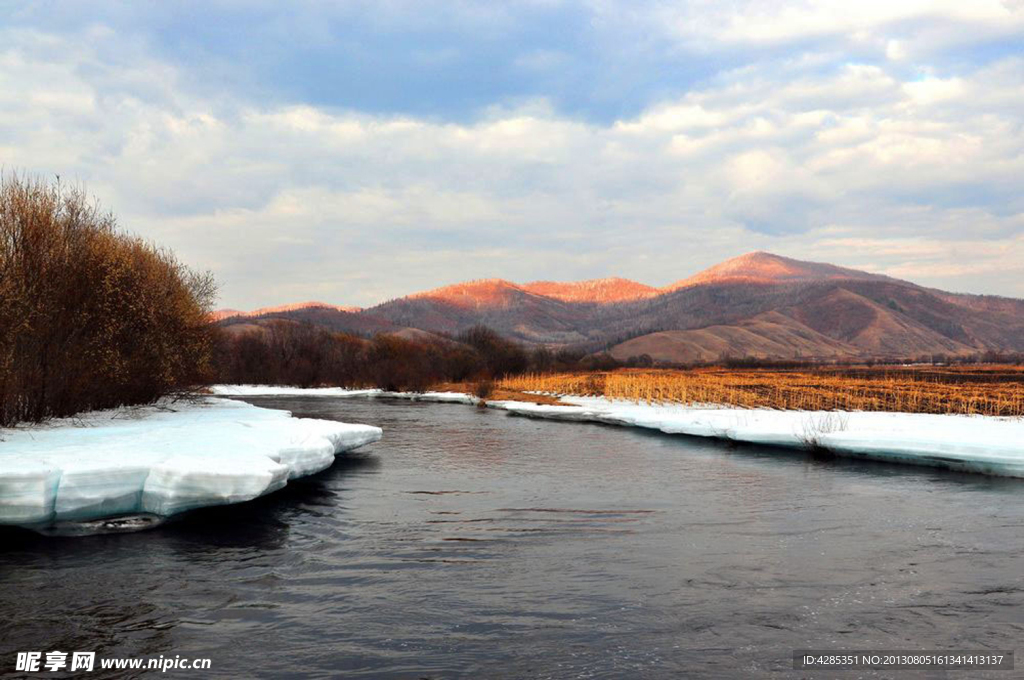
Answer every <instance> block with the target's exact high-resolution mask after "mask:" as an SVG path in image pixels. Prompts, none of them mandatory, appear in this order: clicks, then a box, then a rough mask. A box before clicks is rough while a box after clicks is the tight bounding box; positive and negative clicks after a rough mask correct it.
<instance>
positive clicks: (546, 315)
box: [220, 252, 1024, 362]
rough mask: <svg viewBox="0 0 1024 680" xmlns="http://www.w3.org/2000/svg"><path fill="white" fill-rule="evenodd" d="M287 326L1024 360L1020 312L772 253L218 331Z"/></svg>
mask: <svg viewBox="0 0 1024 680" xmlns="http://www.w3.org/2000/svg"><path fill="white" fill-rule="evenodd" d="M254 318H255V319H257V320H258V319H270V318H287V319H292V320H296V321H303V322H309V323H315V324H318V325H322V326H325V327H327V328H331V329H333V330H338V331H345V332H350V333H357V334H361V335H370V334H373V333H377V332H388V333H402V334H403V335H405V336H407V337H411V336H414V335H415V334H414V333H412V331H411V330H410V329H416V330H418V331H425V332H428V333H440V334H448V335H455V334H457V333H459V332H461V331H463V330H466V329H467V328H470V327H472V326H474V325H476V324H484V325H487V326H490V327H491V328H493V329H495V330H496V331H498V332H499V333H501V334H503V335H505V336H507V337H510V338H513V339H516V340H519V341H521V342H524V343H527V344H543V345H547V346H553V347H554V346H575V347H580V348H584V349H586V350H587V351H597V350H601V349H607V350H608V351H609V352H610V353H611V354H612V355H613V356H615V357H617V358H619V359H628V358H629V357H631V356H641V355H644V354H647V355H649V356H651V357H652V358H653V359H655V360H658V361H669V362H690V361H709V360H715V359H719V358H721V357H723V356H731V357H737V358H740V357H759V358H762V357H763V358H779V359H788V358H837V357H860V358H867V357H878V358H881V357H907V356H920V355H923V354H952V355H963V354H973V353H978V352H985V351H996V352H1022V351H1024V300H1016V299H1011V298H1002V297H996V296H978V295H961V294H956V293H948V292H945V291H939V290H934V289H930V288H924V287H922V286H918V285H916V284H913V283H910V282H908V281H901V280H898V279H894V278H890V277H887V276H882V275H878V274H872V273H869V272H862V271H857V270H854V269H847V268H843V267H837V266H834V265H831V264H825V263H817V262H803V261H800V260H794V259H791V258H786V257H781V256H778V255H773V254H770V253H764V252H756V253H749V254H747V255H742V256H740V257H737V258H733V259H731V260H727V261H725V262H723V263H721V264H718V265H715V266H713V267H711V268H709V269H707V270H705V271H703V272H700V273H698V274H695V275H693V276H690V277H688V278H684V279H681V280H680V281H677V282H676V283H674V284H671V285H669V286H666V287H664V288H653V287H651V286H647V285H644V284H642V283H637V282H635V281H629V280H627V279H620V278H608V279H596V280H591V281H579V282H556V281H535V282H532V283H528V284H522V285H520V284H516V283H512V282H510V281H505V280H503V279H485V280H478V281H469V282H465V283H458V284H454V285H450V286H445V287H443V288H437V289H434V290H430V291H425V292H422V293H415V294H413V295H409V296H407V297H403V298H399V299H396V300H390V301H388V302H385V303H382V304H379V305H377V306H375V307H371V308H368V309H354V308H344V307H336V306H332V305H326V304H323V303H303V304H302V305H296V306H293V308H272V309H268V310H257V311H256V312H249V313H245V314H239V313H237V312H234V311H232V312H231V315H230V316H226V317H224V318H222V320H221V321H220V323H222V324H224V325H233V324H238V323H252V321H253V319H254Z"/></svg>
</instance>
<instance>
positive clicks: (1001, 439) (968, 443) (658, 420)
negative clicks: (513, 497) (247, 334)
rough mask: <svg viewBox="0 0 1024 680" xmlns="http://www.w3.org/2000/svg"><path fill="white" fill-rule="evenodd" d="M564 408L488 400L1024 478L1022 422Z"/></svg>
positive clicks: (238, 390)
mask: <svg viewBox="0 0 1024 680" xmlns="http://www.w3.org/2000/svg"><path fill="white" fill-rule="evenodd" d="M214 389H215V392H216V393H217V394H234V395H237V396H257V395H304V396H316V395H323V396H338V397H394V398H405V399H418V400H423V401H447V402H456V403H469V404H475V403H478V402H479V400H478V399H477V398H476V397H473V396H470V395H468V394H459V393H456V392H436V393H430V392H428V393H424V394H412V393H395V392H383V391H380V390H344V389H338V388H329V389H311V390H304V389H300V388H288V387H284V388H282V387H274V386H262V385H241V386H235V385H222V386H218V387H216V388H214ZM561 401H562V402H564V405H544V404H531V403H526V402H519V401H488V402H487V406H488V407H490V408H498V409H503V410H506V411H509V412H510V413H514V414H517V415H523V416H530V417H535V418H547V419H552V420H569V421H576V422H597V423H606V424H610V425H622V426H628V427H644V428H649V429H653V430H659V431H661V432H665V433H667V434H684V435H690V436H696V437H715V438H720V439H727V440H732V441H738V442H748V443H752V444H767V445H771V446H785V447H790V448H798V449H817V450H826V451H828V452H830V453H833V454H835V455H837V456H846V457H851V458H865V459H871V460H883V461H890V462H896V463H904V464H910V465H925V466H931V467H939V468H947V469H952V470H960V471H964V472H976V473H982V474H988V475H999V476H1006V477H1021V478H1024V419H1021V418H997V417H992V416H959V415H931V414H922V413H880V412H852V413H846V412H830V411H775V410H769V409H739V408H722V407H716V406H701V407H695V406H683V405H664V406H659V405H651V404H637V403H634V402H628V401H613V400H609V399H605V398H602V397H562V398H561Z"/></svg>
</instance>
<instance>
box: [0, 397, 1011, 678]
mask: <svg viewBox="0 0 1024 680" xmlns="http://www.w3.org/2000/svg"><path fill="white" fill-rule="evenodd" d="M253 401H254V403H257V404H260V405H267V406H277V407H281V408H287V409H289V410H291V411H293V412H295V413H296V414H297V415H304V416H315V417H321V418H337V419H340V420H349V421H353V422H365V423H371V424H374V425H380V426H382V427H383V428H384V430H385V439H384V440H383V441H382V442H380V443H378V444H374V445H372V446H370V447H367V448H366V449H365V450H364V451H362V452H359V453H355V454H350V455H346V456H342V457H340V458H339V459H338V461H337V464H336V465H335V466H334V467H332V468H331V469H330V470H327V471H325V472H324V473H322V474H320V475H317V476H315V477H312V478H307V479H301V480H295V481H293V482H291V483H290V484H289V486H288V487H286V488H285V489H284V490H282V491H281V492H278V493H276V494H274V495H271V496H268V497H266V498H262V499H259V500H257V501H255V502H252V503H248V504H243V505H238V506H231V507H224V508H211V509H207V510H204V511H198V512H195V513H193V514H190V515H187V516H185V517H182V518H180V519H176V520H172V521H170V522H167V523H166V524H164V525H163V526H160V527H157V528H155V529H153V530H151V531H146V532H142V533H135V534H114V535H104V536H91V537H86V538H47V537H40V536H36V535H34V534H30V533H27V532H17V531H13V532H12V531H9V532H4V533H2V534H0V545H2V546H3V548H2V552H0V612H2V613H3V614H4V616H3V617H0V676H2V675H3V674H4V673H8V672H12V673H13V669H14V652H16V651H19V650H21V651H26V650H38V651H48V650H54V649H59V650H71V651H73V650H86V651H88V650H95V651H96V652H98V654H99V656H100V657H104V656H118V657H128V656H156V655H159V654H164V655H165V656H174V655H181V656H188V657H210V658H211V659H213V670H212V673H210V674H208V676H210V677H239V676H249V675H252V676H258V677H311V676H312V677H338V676H339V675H344V676H346V677H355V676H362V677H395V678H408V677H491V678H495V677H496V678H506V677H507V678H518V677H537V678H570V677H573V678H574V677H586V678H619V677H634V676H635V677H641V676H642V677H655V678H657V677H681V676H685V677H709V678H711V677H714V678H718V677H750V676H758V675H761V674H771V673H772V672H776V673H779V674H781V676H789V675H791V674H792V671H790V670H789V669H790V664H791V652H792V650H793V649H794V648H797V647H802V648H813V647H822V648H847V649H858V648H859V649H865V648H888V649H894V648H910V649H914V648H917V649H921V648H942V647H960V648H963V647H973V648H982V647H990V648H1006V649H1012V648H1013V647H1014V646H1015V643H1016V641H1017V640H1018V639H1019V638H1020V636H1021V632H1022V627H1024V607H1022V604H1024V575H1022V574H1024V571H1022V570H1021V568H1020V564H1021V557H1022V556H1024V531H1022V528H1024V485H1021V484H1020V483H1019V482H1015V481H1012V480H1000V479H988V478H984V477H975V476H964V475H957V474H954V473H948V472H942V471H934V470H927V469H914V468H899V467H895V466H887V465H884V464H871V463H857V462H852V461H844V460H839V461H817V460H813V459H810V458H807V457H804V456H800V455H794V454H791V453H787V452H784V451H778V450H772V449H767V448H760V447H749V446H733V447H729V446H725V445H722V444H718V443H714V442H705V441H701V440H693V439H687V438H682V437H667V436H662V435H657V434H654V433H650V432H645V431H640V430H627V429H618V428H611V427H603V426H594V425H575V424H566V423H552V422H545V421H536V420H528V419H523V418H516V417H509V416H508V415H506V414H504V413H501V412H495V411H486V410H478V409H474V408H469V407H463V406H453V405H432V404H418V403H408V402H394V403H384V402H379V401H351V400H330V399H296V398H290V399H254V400H253ZM167 675H169V676H174V673H173V672H170V673H168V674H167ZM869 675H870V674H869ZM91 677H117V676H104V675H103V673H101V672H99V671H97V672H95V673H93V674H92V676H91ZM123 677H128V676H127V675H125V676H123ZM858 677H864V672H862V673H861V674H860V675H859V676H858ZM946 677H957V676H956V675H955V674H949V675H947V676H946ZM963 677H967V676H966V675H965V676H963Z"/></svg>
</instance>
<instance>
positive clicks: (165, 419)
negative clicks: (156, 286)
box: [0, 398, 382, 527]
mask: <svg viewBox="0 0 1024 680" xmlns="http://www.w3.org/2000/svg"><path fill="white" fill-rule="evenodd" d="M381 434H382V433H381V430H380V428H377V427H371V426H368V425H350V424H347V423H337V422H333V421H327V420H315V419H310V418H292V417H291V415H290V414H289V413H288V412H286V411H277V410H272V409H265V408H258V407H256V406H252V405H249V404H245V403H243V402H239V401H233V400H230V399H217V398H206V399H203V400H201V401H199V402H196V403H181V402H176V403H173V404H170V403H164V404H158V405H156V406H150V407H140V408H131V409H113V410H110V411H99V412H95V413H89V414H84V415H82V416H80V417H78V418H74V419H66V420H59V421H53V422H49V423H46V424H43V425H34V426H26V427H18V428H12V429H3V430H0V524H15V525H22V526H34V527H43V526H46V525H49V524H52V523H54V522H64V521H88V520H94V519H100V518H105V517H114V516H118V515H126V514H133V513H147V514H153V515H159V516H164V517H166V516H169V515H173V514H176V513H179V512H182V511H185V510H190V509H193V508H198V507H203V506H208V505H222V504H226V503H238V502H241V501H247V500H251V499H253V498H256V497H258V496H262V495H264V494H267V493H270V492H272V491H276V490H277V489H280V488H281V487H283V486H284V485H285V484H287V482H288V480H289V479H294V478H296V477H301V476H304V475H309V474H313V473H315V472H319V471H320V470H323V469H325V468H327V467H329V466H330V465H331V463H332V462H333V461H334V456H335V455H336V454H338V453H341V452H343V451H348V450H350V449H354V448H356V447H358V446H362V445H363V444H368V443H370V442H374V441H377V440H378V439H380V438H381Z"/></svg>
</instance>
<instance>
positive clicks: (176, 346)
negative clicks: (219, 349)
mask: <svg viewBox="0 0 1024 680" xmlns="http://www.w3.org/2000/svg"><path fill="white" fill-rule="evenodd" d="M215 292H216V287H215V284H214V281H213V278H212V276H211V275H210V274H208V273H200V272H195V271H193V270H191V269H189V268H188V267H186V266H185V265H183V264H182V263H180V262H179V261H178V260H177V259H176V258H175V257H174V255H173V254H172V253H171V252H169V251H167V250H165V249H162V248H158V247H156V246H153V245H151V244H149V243H147V242H146V241H143V240H142V239H140V238H137V237H134V236H130V235H127V234H125V233H124V232H122V231H120V230H118V228H117V224H116V220H115V218H114V217H113V215H111V214H110V213H105V212H101V211H100V209H99V207H98V206H97V205H96V204H95V203H93V202H90V201H89V200H87V198H86V195H85V193H84V191H83V190H82V189H81V188H79V187H68V186H66V185H62V184H61V183H59V182H44V181H41V180H37V179H31V178H26V177H22V176H19V175H17V174H7V175H3V176H2V177H0V425H10V424H13V423H16V422H19V421H25V420H27V421H39V420H43V419H45V418H49V417H54V416H67V415H71V414H74V413H76V412H79V411H82V410H87V409H95V408H107V407H112V406H120V405H125V404H138V403H146V402H151V401H153V400H155V399H157V398H158V397H160V396H162V395H165V394H168V393H171V392H174V391H183V390H187V389H190V388H192V387H194V386H196V385H198V384H201V383H202V382H203V381H204V380H205V379H206V378H207V377H208V374H209V369H210V364H209V359H210V350H211V345H212V340H213V330H212V328H211V326H210V325H209V323H208V322H207V314H208V313H209V309H210V306H211V304H212V302H213V298H214V295H215Z"/></svg>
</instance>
